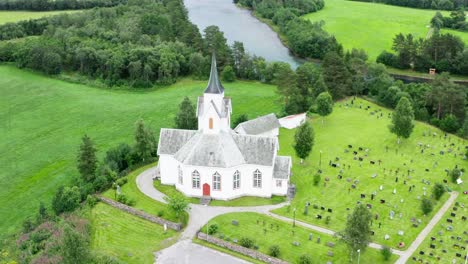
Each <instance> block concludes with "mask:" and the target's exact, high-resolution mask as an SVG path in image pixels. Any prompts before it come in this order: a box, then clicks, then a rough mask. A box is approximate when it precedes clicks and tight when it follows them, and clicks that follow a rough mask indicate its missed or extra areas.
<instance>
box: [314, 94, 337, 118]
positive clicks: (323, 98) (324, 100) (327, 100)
mask: <svg viewBox="0 0 468 264" xmlns="http://www.w3.org/2000/svg"><path fill="white" fill-rule="evenodd" d="M315 103H316V104H317V113H318V114H319V115H320V116H322V125H323V119H324V117H325V116H327V115H329V114H331V113H332V112H333V99H332V97H331V95H330V94H329V93H328V92H324V93H321V94H319V96H317V99H316V100H315Z"/></svg>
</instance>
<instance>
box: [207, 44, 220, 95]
mask: <svg viewBox="0 0 468 264" xmlns="http://www.w3.org/2000/svg"><path fill="white" fill-rule="evenodd" d="M205 93H210V94H223V93H224V87H223V85H222V84H221V82H220V81H219V77H218V69H217V68H216V56H215V54H214V52H213V55H212V56H211V71H210V80H209V81H208V86H207V87H206V89H205Z"/></svg>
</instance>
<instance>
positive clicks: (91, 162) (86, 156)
mask: <svg viewBox="0 0 468 264" xmlns="http://www.w3.org/2000/svg"><path fill="white" fill-rule="evenodd" d="M96 168H97V158H96V148H95V147H94V143H93V141H92V140H91V138H89V137H88V135H84V136H83V138H82V143H81V146H80V151H79V153H78V171H79V172H80V175H81V178H82V179H83V180H84V181H85V182H92V181H93V180H94V178H95V177H96Z"/></svg>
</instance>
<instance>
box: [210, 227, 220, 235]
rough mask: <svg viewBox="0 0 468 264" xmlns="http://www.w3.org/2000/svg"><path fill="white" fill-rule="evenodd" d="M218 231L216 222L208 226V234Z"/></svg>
mask: <svg viewBox="0 0 468 264" xmlns="http://www.w3.org/2000/svg"><path fill="white" fill-rule="evenodd" d="M217 232H218V225H217V224H212V225H210V226H209V227H208V235H213V234H216V233H217Z"/></svg>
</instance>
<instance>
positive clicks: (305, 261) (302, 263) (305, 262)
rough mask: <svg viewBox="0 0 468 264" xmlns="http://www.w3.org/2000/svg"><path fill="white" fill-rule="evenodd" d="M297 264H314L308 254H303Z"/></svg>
mask: <svg viewBox="0 0 468 264" xmlns="http://www.w3.org/2000/svg"><path fill="white" fill-rule="evenodd" d="M297 263H298V264H312V258H311V257H310V256H309V255H307V254H303V255H301V256H300V257H299V260H298V262H297Z"/></svg>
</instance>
